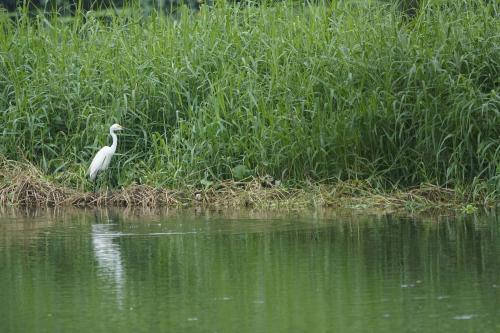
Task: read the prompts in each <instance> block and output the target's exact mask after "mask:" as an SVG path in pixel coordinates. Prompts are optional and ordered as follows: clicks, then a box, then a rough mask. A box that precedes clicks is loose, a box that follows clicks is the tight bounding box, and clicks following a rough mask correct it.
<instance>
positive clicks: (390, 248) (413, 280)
mask: <svg viewBox="0 0 500 333" xmlns="http://www.w3.org/2000/svg"><path fill="white" fill-rule="evenodd" d="M92 213H93V214H92ZM123 214H124V213H116V214H115V213H114V212H113V211H109V210H106V211H97V212H94V211H90V212H85V214H84V213H82V215H77V216H75V217H68V215H65V216H64V217H61V218H54V217H53V216H50V217H49V218H46V219H42V218H41V217H40V218H36V219H35V218H32V217H31V216H30V217H29V218H26V219H24V220H18V219H6V218H5V217H2V216H1V215H0V299H1V300H2V301H1V302H0V314H1V315H0V317H1V320H0V332H2V333H3V332H33V331H47V332H52V331H63V332H75V331H77V332H80V331H81V332H88V331H92V332H110V331H119V332H123V333H128V332H143V331H144V332H220V333H226V332H227V333H230V332H231V333H232V332H239V333H246V332H249V333H250V332H252V333H253V332H346V333H348V332H356V333H357V332H375V333H376V332H414V331H418V332H463V331H467V332H500V316H499V314H500V313H499V307H498V304H500V292H499V291H500V223H499V220H498V215H483V216H478V217H477V218H476V217H474V216H469V215H464V216H459V217H448V216H443V217H439V218H433V219H428V220H426V219H425V218H422V217H417V216H415V217H413V216H412V217H407V218H402V217H397V216H394V215H388V216H378V215H377V216H364V215H362V216H357V215H353V216H345V217H343V216H342V217H341V216H337V217H335V216H333V215H332V216H331V217H329V215H327V214H326V213H325V215H323V216H322V217H321V216H320V217H317V215H314V216H295V215H293V214H291V215H290V216H289V217H279V218H278V217H276V218H272V216H268V217H266V216H258V217H255V216H250V217H245V216H242V217H241V218H237V216H229V217H224V216H223V215H220V216H219V215H217V216H214V215H208V213H207V214H206V215H203V216H200V215H196V216H193V215H179V216H175V215H169V216H158V217H154V216H135V217H134V216H128V217H124V215H123ZM210 214H216V213H210ZM217 214H218V213H217ZM235 214H236V213H235ZM110 221H113V222H110ZM113 223H115V224H113Z"/></svg>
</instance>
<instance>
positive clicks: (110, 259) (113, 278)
mask: <svg viewBox="0 0 500 333" xmlns="http://www.w3.org/2000/svg"><path fill="white" fill-rule="evenodd" d="M112 227H113V224H93V225H92V248H93V250H94V254H95V257H96V259H97V264H98V266H99V267H98V271H97V272H98V275H99V276H100V277H101V278H103V280H105V281H106V282H107V283H111V285H110V288H109V289H110V290H115V291H116V297H117V300H118V303H119V304H120V305H121V302H122V300H123V287H124V284H125V279H124V274H123V273H124V272H123V264H122V257H121V252H120V246H119V245H118V244H116V243H113V239H115V238H117V237H119V236H120V233H117V232H115V231H113V230H112Z"/></svg>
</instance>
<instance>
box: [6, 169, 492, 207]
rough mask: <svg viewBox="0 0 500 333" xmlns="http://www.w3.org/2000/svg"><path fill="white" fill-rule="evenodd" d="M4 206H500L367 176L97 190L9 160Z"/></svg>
mask: <svg viewBox="0 0 500 333" xmlns="http://www.w3.org/2000/svg"><path fill="white" fill-rule="evenodd" d="M0 175H1V177H0V206H4V207H40V208H41V207H80V208H88V207H144V208H146V207H147V208H163V207H203V208H214V209H233V208H259V209H268V210H274V209H307V208H336V209H355V210H363V209H382V210H396V211H408V212H412V211H425V210H432V209H440V210H460V211H463V212H467V213H473V212H475V211H476V210H477V209H478V208H491V207H495V200H494V199H491V198H490V200H486V199H483V201H479V200H476V201H475V202H474V201H471V200H467V195H466V194H464V193H459V192H458V191H456V190H453V189H447V188H443V187H439V186H436V185H432V184H422V185H420V186H418V187H414V188H409V189H405V190H396V191H391V192H381V191H379V190H376V189H374V188H372V187H370V186H369V184H368V183H367V182H365V181H359V180H352V181H336V182H335V183H333V184H325V183H314V184H308V185H305V186H304V187H288V186H285V185H282V184H280V183H279V182H276V183H270V182H269V181H268V178H266V177H260V178H252V179H249V180H248V181H245V182H243V181H234V180H227V181H222V182H218V183H214V184H212V185H211V186H208V187H205V188H202V189H200V188H196V187H193V186H186V187H185V188H183V189H166V188H161V187H154V186H150V185H136V184H132V185H129V186H126V187H122V188H118V189H114V190H113V191H109V190H108V189H107V188H106V187H102V188H101V190H100V191H99V192H97V193H93V192H85V191H78V190H76V189H73V188H71V187H68V186H64V185H62V184H59V183H58V182H57V181H55V180H51V179H49V178H48V177H47V176H45V175H43V174H42V173H41V172H40V171H39V170H37V169H36V168H35V167H34V166H32V165H29V164H27V163H25V164H23V163H20V162H14V161H4V163H3V165H2V166H0Z"/></svg>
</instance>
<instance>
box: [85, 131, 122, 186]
mask: <svg viewBox="0 0 500 333" xmlns="http://www.w3.org/2000/svg"><path fill="white" fill-rule="evenodd" d="M123 129H125V128H124V127H122V126H121V125H118V124H114V125H112V126H111V127H110V128H109V134H111V137H112V138H113V144H112V145H111V146H104V147H102V148H101V149H100V150H99V151H98V152H97V154H95V156H94V159H93V160H92V163H90V167H89V169H88V170H87V174H88V175H89V178H90V180H91V181H94V180H95V179H96V177H97V174H98V173H99V172H101V171H104V170H106V169H107V168H108V166H109V163H110V162H111V158H112V157H113V155H114V154H115V151H116V146H117V145H118V138H117V137H116V134H115V131H121V130H123Z"/></svg>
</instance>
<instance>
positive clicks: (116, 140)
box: [109, 130, 118, 152]
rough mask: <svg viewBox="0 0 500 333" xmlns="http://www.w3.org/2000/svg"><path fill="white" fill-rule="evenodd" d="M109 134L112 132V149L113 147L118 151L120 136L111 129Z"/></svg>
mask: <svg viewBox="0 0 500 333" xmlns="http://www.w3.org/2000/svg"><path fill="white" fill-rule="evenodd" d="M109 134H111V137H112V138H113V144H112V145H111V149H113V152H115V151H116V146H117V145H118V138H117V137H116V134H115V132H114V131H112V130H110V131H109Z"/></svg>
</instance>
